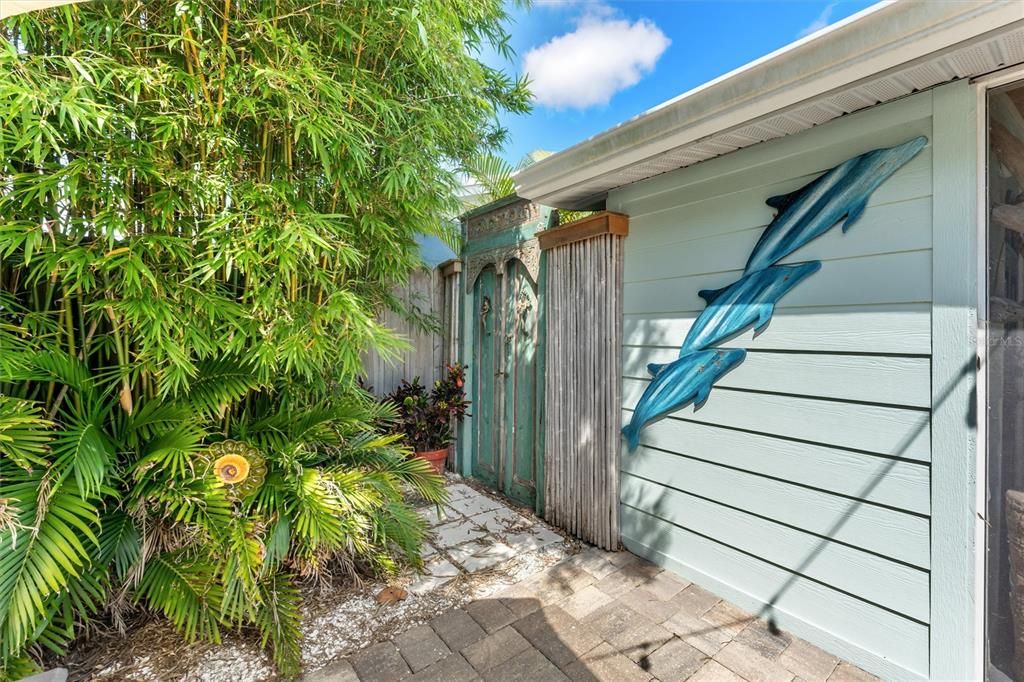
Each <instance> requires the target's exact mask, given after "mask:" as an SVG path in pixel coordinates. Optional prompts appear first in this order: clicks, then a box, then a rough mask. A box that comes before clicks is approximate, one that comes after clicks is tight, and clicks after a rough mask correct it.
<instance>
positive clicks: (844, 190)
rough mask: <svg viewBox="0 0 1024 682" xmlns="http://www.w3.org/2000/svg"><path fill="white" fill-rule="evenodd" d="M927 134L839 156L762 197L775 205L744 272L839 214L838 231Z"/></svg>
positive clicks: (821, 230) (770, 261) (819, 231)
mask: <svg viewBox="0 0 1024 682" xmlns="http://www.w3.org/2000/svg"><path fill="white" fill-rule="evenodd" d="M926 144H928V138H926V137H915V138H914V139H913V140H910V141H909V142H904V143H903V144H900V145H896V146H895V147H888V148H886V149H875V150H873V151H870V152H867V153H866V154H861V155H860V156H855V157H853V158H852V159H849V160H848V161H844V162H843V163H841V164H839V165H838V166H836V167H835V168H833V169H832V170H830V171H828V172H826V173H825V174H824V175H822V176H821V177H819V178H818V179H816V180H814V181H813V182H811V183H810V184H808V185H806V186H804V187H801V188H800V189H798V190H796V191H795V192H792V193H790V194H783V195H779V196H775V197H771V198H770V199H768V200H767V201H766V202H765V203H766V204H768V205H769V206H771V207H772V208H777V209H778V210H779V213H778V215H776V216H775V218H774V219H773V220H772V222H771V223H769V225H768V227H766V228H765V230H764V232H763V233H761V239H760V240H758V242H757V246H755V247H754V250H753V252H752V253H751V254H750V258H749V259H748V260H747V265H746V267H745V268H744V269H743V273H744V274H748V273H751V272H757V271H758V270H764V269H765V268H767V267H769V266H771V265H774V264H775V263H778V262H779V261H780V260H782V259H783V258H785V257H786V256H788V255H789V254H791V253H793V252H794V251H796V250H797V249H799V248H800V247H801V246H803V245H805V244H807V243H808V242H810V241H811V240H813V239H814V238H815V237H819V236H821V235H823V234H825V233H826V232H828V231H829V230H830V229H832V227H834V226H835V225H836V224H837V223H839V221H840V220H843V218H845V219H846V222H845V223H843V232H846V231H847V230H848V229H850V226H851V225H852V224H853V223H855V222H857V219H858V218H860V217H861V215H862V214H863V213H864V207H865V206H867V203H868V199H870V198H871V193H872V192H874V191H875V190H876V189H878V187H879V185H881V184H882V183H883V182H885V181H886V180H887V179H889V177H890V176H891V175H892V174H893V173H895V172H896V171H897V170H899V168H900V167H901V166H903V165H904V164H905V163H907V162H908V161H910V159H912V158H914V156H916V155H917V153H918V152H920V151H921V150H922V149H923V148H924V146H925V145H926Z"/></svg>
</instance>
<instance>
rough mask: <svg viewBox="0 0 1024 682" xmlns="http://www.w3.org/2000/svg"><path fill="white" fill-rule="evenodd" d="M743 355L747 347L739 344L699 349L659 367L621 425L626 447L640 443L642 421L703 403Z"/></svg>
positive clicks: (741, 360) (739, 361) (745, 353)
mask: <svg viewBox="0 0 1024 682" xmlns="http://www.w3.org/2000/svg"><path fill="white" fill-rule="evenodd" d="M746 356H747V351H745V350H743V349H742V348H732V349H728V350H699V351H695V352H693V353H687V354H686V355H684V356H682V357H680V358H679V359H677V360H673V361H672V362H670V363H668V364H667V365H664V366H663V367H659V368H658V369H659V371H658V372H657V375H656V376H655V377H654V380H653V381H651V383H649V384H648V385H647V388H646V389H644V394H643V395H642V396H640V400H638V401H637V403H636V409H635V410H633V418H632V419H630V421H629V424H628V425H627V426H626V427H625V428H623V429H622V432H623V433H624V434H625V435H626V440H627V441H628V442H629V449H630V450H635V449H636V446H637V445H639V444H640V429H642V428H643V427H644V425H645V424H648V423H649V422H652V421H654V420H655V419H657V418H658V417H661V416H663V415H665V414H668V413H669V412H674V411H676V410H678V409H679V408H680V407H683V406H684V405H687V404H689V403H691V402H692V403H694V404H695V405H700V404H702V403H703V402H704V401H705V400H707V399H708V394H709V393H710V392H711V385H712V384H714V383H715V382H716V381H718V379H720V378H721V377H722V376H723V375H724V374H725V373H726V372H728V371H729V370H730V369H732V368H733V367H735V366H736V365H738V364H740V363H741V362H743V358H745V357H746Z"/></svg>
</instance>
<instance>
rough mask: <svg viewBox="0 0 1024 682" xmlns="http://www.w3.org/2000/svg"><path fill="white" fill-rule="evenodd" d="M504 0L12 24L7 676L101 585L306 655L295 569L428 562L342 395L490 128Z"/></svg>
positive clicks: (421, 481)
mask: <svg viewBox="0 0 1024 682" xmlns="http://www.w3.org/2000/svg"><path fill="white" fill-rule="evenodd" d="M504 19H505V14H504V9H503V6H502V3H501V2H500V0H400V1H394V2H388V3H383V2H377V1H376V0H363V1H362V2H358V1H355V0H353V1H346V2H336V1H335V0H321V1H317V0H246V1H245V2H240V1H238V0H234V1H232V0H146V1H145V2H134V1H122V0H111V1H107V2H103V1H93V2H89V3H85V4H82V5H72V6H68V7H64V8H61V9H58V10H51V11H47V12H42V13H35V14H33V15H25V16H22V17H19V18H16V19H12V20H8V21H7V22H6V24H4V26H3V28H2V29H0V661H2V663H0V678H3V677H10V678H17V677H18V676H19V675H21V674H23V673H24V672H25V671H26V670H29V669H30V668H31V662H32V660H33V659H34V658H36V657H37V656H38V654H39V652H40V651H41V650H42V649H44V648H45V649H49V650H52V651H54V652H60V651H62V650H63V648H64V647H65V646H66V645H67V643H68V642H69V641H70V640H72V639H73V638H74V637H75V635H76V633H77V631H78V627H79V626H80V625H81V623H83V622H84V621H85V620H86V619H88V618H90V617H95V616H97V615H98V614H101V613H103V612H105V611H106V610H108V609H110V608H112V607H111V604H112V603H113V600H112V596H113V595H127V597H128V601H129V603H133V604H137V605H139V606H140V607H141V608H146V609H149V610H151V611H153V612H157V613H161V614H163V615H164V616H166V617H167V618H168V619H169V620H170V621H171V622H172V623H173V624H174V625H175V626H176V627H177V628H178V629H179V630H180V631H181V632H182V634H183V635H184V637H185V638H186V639H190V640H191V639H196V638H202V639H207V640H213V641H216V640H218V638H219V637H220V634H221V632H222V631H223V630H224V628H226V627H238V626H242V627H247V628H253V629H255V631H257V632H258V633H259V635H260V637H261V639H262V641H263V642H264V644H265V645H266V646H269V647H270V648H271V649H272V653H273V656H274V660H275V662H276V664H277V665H278V668H279V670H280V672H281V673H282V674H283V675H285V676H287V677H291V676H294V675H295V674H296V673H297V672H298V670H299V664H300V657H299V648H298V647H299V638H298V627H299V616H298V605H299V592H298V590H297V587H296V581H297V580H299V579H301V578H304V577H314V576H317V575H322V574H323V573H324V572H326V571H332V572H337V571H339V570H341V571H365V572H375V573H380V574H388V573H392V572H394V571H395V570H397V568H398V566H399V564H400V563H403V562H408V563H413V564H415V563H417V562H418V561H419V557H418V548H419V540H420V537H421V535H422V533H423V527H422V525H421V523H420V521H419V520H418V518H417V517H416V515H415V514H413V513H412V511H411V509H410V508H409V507H408V505H407V504H406V503H405V502H404V500H403V496H402V491H403V489H408V488H410V487H411V488H412V489H414V490H415V491H417V493H418V494H419V495H421V496H423V497H425V498H426V499H428V500H432V501H435V502H438V501H440V500H441V499H442V497H443V494H444V492H443V487H442V486H441V481H440V479H439V478H437V477H436V476H433V475H432V474H430V473H429V469H428V465H426V464H425V463H423V462H421V461H419V460H414V459H410V458H407V457H406V449H405V447H404V446H403V445H402V444H401V443H399V442H397V441H396V440H395V438H394V437H392V436H385V435H381V433H379V432H377V431H375V426H374V425H375V424H379V423H381V422H382V421H383V422H385V423H386V422H387V421H388V420H389V419H393V418H394V415H393V414H390V413H388V408H386V407H381V406H379V405H376V404H375V403H374V402H373V401H371V400H369V399H368V398H367V397H366V396H364V395H363V394H362V392H361V391H359V390H358V388H357V386H356V385H355V377H356V376H358V374H359V373H360V371H361V363H360V358H361V356H362V354H363V353H364V352H365V351H366V350H367V349H369V348H371V347H373V348H376V349H378V350H379V351H381V352H384V353H387V352H389V351H395V350H396V349H398V348H399V347H400V345H401V342H400V340H398V339H396V338H394V337H393V335H392V334H391V333H389V332H388V330H386V329H384V328H382V327H381V326H380V325H378V323H377V322H376V319H378V314H379V312H380V311H381V310H382V309H383V308H385V307H395V306H397V305H398V302H397V301H395V300H394V299H393V298H392V297H391V295H390V293H389V292H390V291H392V290H393V288H394V287H395V286H396V285H397V284H400V283H402V282H404V281H405V279H406V278H407V276H408V274H409V273H410V271H411V270H412V269H413V268H414V267H416V265H417V261H418V256H417V251H416V247H415V242H414V239H413V238H414V235H415V234H417V233H423V232H426V233H430V232H433V233H438V231H439V230H440V228H439V227H438V226H439V225H443V224H444V221H443V218H444V216H446V215H450V213H451V211H452V210H453V207H454V206H455V200H454V198H453V197H454V194H453V191H452V190H453V188H454V185H455V172H456V170H457V169H459V168H462V167H463V166H464V164H465V162H466V160H467V159H469V158H471V157H473V156H474V155H475V154H477V153H478V152H479V151H480V150H481V149H483V150H486V149H492V148H494V146H495V145H496V144H499V143H500V142H501V140H502V136H503V131H502V130H501V129H500V127H498V126H497V124H496V123H495V114H496V112H498V111H499V110H501V109H510V110H514V111H522V110H524V109H525V108H526V102H527V94H526V90H525V87H524V85H523V83H522V82H518V81H514V80H511V79H509V78H508V77H506V76H505V75H504V74H502V73H500V72H497V71H494V70H492V69H489V68H488V67H486V66H485V65H483V64H482V63H481V62H480V61H479V60H478V58H477V54H476V53H477V51H478V50H479V49H483V48H485V47H487V46H489V45H491V46H494V47H496V48H497V49H499V50H505V49H507V48H506V47H505V45H506V40H507V36H506V35H505V33H504V31H503V29H502V21H503V20H504Z"/></svg>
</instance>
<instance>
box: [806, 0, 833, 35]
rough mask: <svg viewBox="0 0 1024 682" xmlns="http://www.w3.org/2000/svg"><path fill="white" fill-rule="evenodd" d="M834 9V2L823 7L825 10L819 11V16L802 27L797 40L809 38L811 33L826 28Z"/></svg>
mask: <svg viewBox="0 0 1024 682" xmlns="http://www.w3.org/2000/svg"><path fill="white" fill-rule="evenodd" d="M835 8H836V3H834V2H830V3H828V4H827V5H825V9H823V10H821V14H819V15H818V17H817V18H816V19H815V20H814V21H812V22H811V23H809V24H807V25H806V26H804V28H803V30H801V31H800V33H798V34H797V38H803V37H804V36H809V35H811V34H812V33H815V32H816V31H820V30H821V29H823V28H825V27H826V26H828V25H829V22H830V21H831V20H832V10H834V9H835Z"/></svg>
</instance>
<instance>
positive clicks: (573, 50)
mask: <svg viewBox="0 0 1024 682" xmlns="http://www.w3.org/2000/svg"><path fill="white" fill-rule="evenodd" d="M670 42H671V41H670V40H669V39H668V37H666V36H665V34H664V33H662V31H661V29H660V28H658V27H657V26H656V25H655V24H654V23H653V22H651V21H648V20H647V19H640V20H638V21H634V22H630V21H628V20H626V19H617V18H615V17H614V14H613V13H612V12H611V11H610V10H609V9H608V8H607V6H605V5H600V4H598V5H592V6H590V8H589V10H588V12H587V13H586V14H585V15H584V16H583V17H582V18H580V19H579V20H578V21H577V23H576V30H574V31H572V32H570V33H566V34H564V35H560V36H556V37H554V38H552V39H551V40H549V41H548V42H546V43H544V44H543V45H540V46H538V47H535V48H533V49H531V50H530V51H529V52H527V53H526V56H525V57H524V58H523V70H524V71H525V72H526V73H527V74H528V75H529V77H530V89H531V90H532V91H533V96H534V99H535V100H536V101H537V103H538V104H542V105H545V106H549V107H555V108H558V109H562V108H575V109H585V108H587V107H591V106H595V105H600V104H607V103H608V101H609V100H610V99H611V98H612V95H614V94H615V93H617V92H619V91H620V90H625V89H626V88H628V87H630V86H632V85H636V84H637V83H638V82H639V81H640V79H641V78H643V76H644V75H645V74H647V73H649V72H650V71H651V69H653V68H654V65H655V64H656V63H657V61H658V58H659V57H661V55H662V53H663V52H664V51H665V49H666V48H667V47H668V46H669V43H670Z"/></svg>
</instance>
